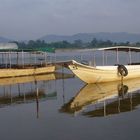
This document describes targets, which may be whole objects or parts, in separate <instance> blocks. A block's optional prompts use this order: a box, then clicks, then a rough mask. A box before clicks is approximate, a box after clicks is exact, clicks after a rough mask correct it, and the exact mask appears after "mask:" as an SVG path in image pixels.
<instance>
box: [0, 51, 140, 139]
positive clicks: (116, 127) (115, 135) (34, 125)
mask: <svg viewBox="0 0 140 140" xmlns="http://www.w3.org/2000/svg"><path fill="white" fill-rule="evenodd" d="M109 57H111V58H112V60H110V59H108V63H109V64H111V63H114V62H113V61H115V57H114V56H112V54H111V55H108V58H109ZM121 57H122V59H121V61H124V59H123V57H124V55H121ZM137 57H138V56H137ZM82 58H87V60H89V59H90V58H93V56H92V55H89V53H88V55H87V54H86V53H85V54H84V55H83V54H82ZM53 59H57V60H69V59H77V60H80V59H81V54H80V55H79V53H78V54H77V53H72V54H71V53H62V52H58V53H57V54H56V56H55V58H53ZM134 59H135V58H134ZM109 60H110V61H109ZM96 61H97V63H99V64H102V58H101V56H99V55H98V54H96ZM63 71H64V72H65V73H66V74H62V72H63ZM139 89H140V80H139V79H133V80H129V81H126V82H125V83H124V84H123V85H120V84H119V83H118V82H111V83H107V84H90V85H86V84H85V83H84V82H82V81H81V80H79V79H78V78H77V77H75V76H73V75H72V73H71V72H70V71H69V70H66V69H64V70H62V69H60V70H59V71H58V72H57V73H56V74H47V75H40V76H35V77H34V76H30V77H20V78H7V79H5V80H4V79H1V80H0V124H1V125H0V136H1V139H2V140H46V139H48V140H71V139H74V140H85V139H86V140H93V139H95V140H101V139H105V140H112V139H113V140H118V139H119V140H132V139H135V140H137V139H139V137H140V133H139V129H140V121H139V120H140V119H139V117H140V107H139V104H140V90H139Z"/></svg>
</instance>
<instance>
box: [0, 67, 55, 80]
mask: <svg viewBox="0 0 140 140" xmlns="http://www.w3.org/2000/svg"><path fill="white" fill-rule="evenodd" d="M54 71H55V66H54V65H46V66H42V67H34V66H33V67H24V68H1V69H0V78H5V77H18V76H26V75H38V74H45V73H52V72H54Z"/></svg>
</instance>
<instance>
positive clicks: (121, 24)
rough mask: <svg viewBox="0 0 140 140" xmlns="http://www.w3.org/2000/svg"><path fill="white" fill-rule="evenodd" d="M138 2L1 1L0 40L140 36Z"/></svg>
mask: <svg viewBox="0 0 140 140" xmlns="http://www.w3.org/2000/svg"><path fill="white" fill-rule="evenodd" d="M139 15H140V0H0V36H4V37H7V38H12V39H37V38H39V37H42V36H43V35H47V34H60V35H72V34H75V33H93V32H129V33H140V17H139Z"/></svg>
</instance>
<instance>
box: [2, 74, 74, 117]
mask: <svg viewBox="0 0 140 140" xmlns="http://www.w3.org/2000/svg"><path fill="white" fill-rule="evenodd" d="M67 78H73V75H72V74H64V73H51V74H45V75H36V76H24V77H13V78H3V79H0V107H5V106H7V105H13V104H14V105H15V104H21V103H31V102H34V101H36V103H37V113H38V109H39V101H40V100H41V101H42V100H48V99H56V98H57V91H56V88H55V86H56V83H55V82H56V80H57V79H67ZM50 80H51V82H49V81H50ZM52 80H53V81H52ZM37 116H38V115H37Z"/></svg>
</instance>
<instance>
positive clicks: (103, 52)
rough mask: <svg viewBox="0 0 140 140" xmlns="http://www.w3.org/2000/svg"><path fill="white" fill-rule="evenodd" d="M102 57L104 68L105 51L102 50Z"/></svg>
mask: <svg viewBox="0 0 140 140" xmlns="http://www.w3.org/2000/svg"><path fill="white" fill-rule="evenodd" d="M102 55H103V56H102V57H103V66H104V65H105V51H104V50H103V51H102Z"/></svg>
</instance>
